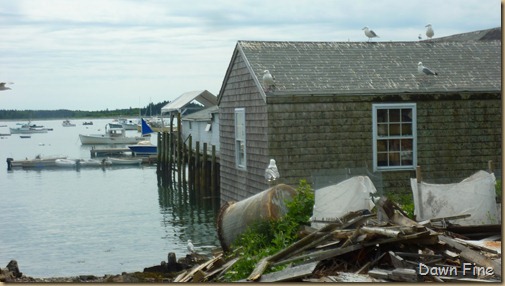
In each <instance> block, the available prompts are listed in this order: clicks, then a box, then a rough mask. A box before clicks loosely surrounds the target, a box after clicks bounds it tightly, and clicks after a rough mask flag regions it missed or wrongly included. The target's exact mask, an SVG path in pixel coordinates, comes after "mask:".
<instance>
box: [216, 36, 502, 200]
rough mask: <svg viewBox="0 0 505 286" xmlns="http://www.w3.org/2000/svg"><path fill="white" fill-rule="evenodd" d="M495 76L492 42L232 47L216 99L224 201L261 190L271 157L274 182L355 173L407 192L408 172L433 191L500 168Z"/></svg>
mask: <svg viewBox="0 0 505 286" xmlns="http://www.w3.org/2000/svg"><path fill="white" fill-rule="evenodd" d="M419 62H422V63H423V64H424V65H425V66H428V67H430V68H432V69H434V70H435V71H437V73H438V75H437V76H427V75H421V74H418V71H417V67H418V63H419ZM264 70H269V71H270V73H271V74H272V75H273V77H274V82H275V85H274V87H273V88H271V89H267V87H266V86H264V84H263V82H262V75H263V72H264ZM501 74H502V73H501V41H499V40H489V41H476V40H470V41H419V42H265V41H239V42H237V44H236V46H235V49H234V51H233V54H232V57H231V61H230V63H229V66H228V69H227V72H226V74H225V77H224V80H223V84H222V86H221V90H220V92H219V96H218V106H219V116H220V126H219V128H220V145H221V152H220V163H221V169H220V174H221V178H220V183H221V202H222V203H224V202H226V201H230V200H236V201H238V200H241V199H243V198H246V197H249V196H251V195H254V194H256V193H259V192H261V191H262V190H264V189H266V188H268V184H267V182H266V181H265V179H264V172H265V168H266V167H267V166H268V163H269V160H270V158H274V159H275V160H276V161H277V167H278V169H279V173H280V176H281V178H280V182H282V183H286V184H290V185H297V184H298V182H299V180H300V179H307V180H308V181H309V182H311V183H312V181H313V176H314V174H317V173H318V172H321V171H324V170H329V171H332V170H340V169H343V168H364V169H366V170H368V171H369V172H370V173H373V174H380V176H381V177H382V184H383V185H382V191H384V192H395V193H405V194H408V193H409V192H410V178H413V177H415V168H416V166H417V165H420V166H422V168H423V178H424V179H425V180H427V181H430V180H432V181H433V182H437V183H450V182H454V181H459V180H461V179H462V178H465V177H467V176H469V175H470V174H473V173H474V172H475V171H476V170H478V169H482V168H484V169H485V168H486V167H487V162H488V161H489V160H492V161H494V162H496V168H497V169H501V165H500V164H501V156H502V154H501V143H502V129H501V122H502V115H501V114H502V113H501Z"/></svg>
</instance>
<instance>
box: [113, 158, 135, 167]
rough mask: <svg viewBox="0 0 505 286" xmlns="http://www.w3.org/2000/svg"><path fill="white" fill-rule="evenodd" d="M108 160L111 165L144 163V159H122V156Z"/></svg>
mask: <svg viewBox="0 0 505 286" xmlns="http://www.w3.org/2000/svg"><path fill="white" fill-rule="evenodd" d="M107 161H109V162H110V164H111V165H113V166H114V165H140V164H141V163H142V159H120V158H107Z"/></svg>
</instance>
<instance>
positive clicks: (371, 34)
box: [361, 27, 380, 42]
mask: <svg viewBox="0 0 505 286" xmlns="http://www.w3.org/2000/svg"><path fill="white" fill-rule="evenodd" d="M361 30H364V31H365V36H367V37H368V41H369V42H370V39H371V38H380V37H379V36H377V34H376V33H375V32H374V31H373V30H370V29H368V27H364V28H363V29H361Z"/></svg>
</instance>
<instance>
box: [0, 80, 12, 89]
mask: <svg viewBox="0 0 505 286" xmlns="http://www.w3.org/2000/svg"><path fill="white" fill-rule="evenodd" d="M6 84H7V83H6V82H0V90H8V89H11V88H10V87H7V86H5V85H6ZM9 84H13V82H9Z"/></svg>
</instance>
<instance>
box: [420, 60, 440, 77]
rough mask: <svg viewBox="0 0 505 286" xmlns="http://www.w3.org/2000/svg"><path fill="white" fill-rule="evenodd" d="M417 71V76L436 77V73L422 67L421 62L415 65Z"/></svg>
mask: <svg viewBox="0 0 505 286" xmlns="http://www.w3.org/2000/svg"><path fill="white" fill-rule="evenodd" d="M417 71H418V72H419V74H423V75H438V73H437V72H434V71H432V70H430V69H429V68H427V67H425V66H423V63H422V62H419V63H418V64H417Z"/></svg>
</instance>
